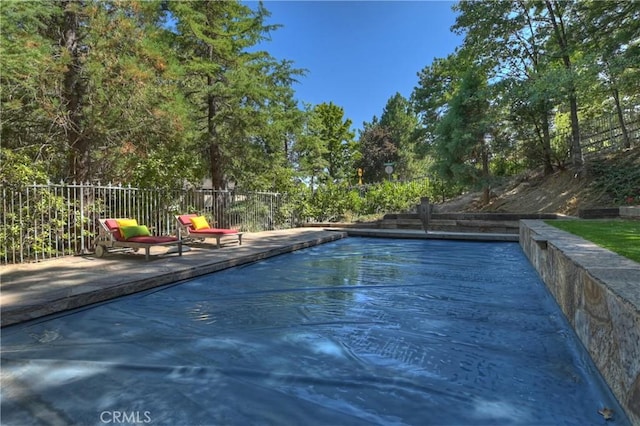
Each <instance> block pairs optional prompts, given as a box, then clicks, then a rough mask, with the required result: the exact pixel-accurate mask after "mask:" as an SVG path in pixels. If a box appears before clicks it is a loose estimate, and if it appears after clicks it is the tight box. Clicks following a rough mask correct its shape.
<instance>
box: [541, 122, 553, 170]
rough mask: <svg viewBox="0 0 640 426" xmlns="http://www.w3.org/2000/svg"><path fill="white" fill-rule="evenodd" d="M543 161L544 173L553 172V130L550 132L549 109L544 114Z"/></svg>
mask: <svg viewBox="0 0 640 426" xmlns="http://www.w3.org/2000/svg"><path fill="white" fill-rule="evenodd" d="M542 161H543V163H544V175H545V176H549V175H550V174H552V173H553V164H552V160H551V132H549V117H548V115H547V111H544V114H543V115H542Z"/></svg>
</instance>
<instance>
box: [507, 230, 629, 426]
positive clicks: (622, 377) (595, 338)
mask: <svg viewBox="0 0 640 426" xmlns="http://www.w3.org/2000/svg"><path fill="white" fill-rule="evenodd" d="M520 245H521V246H522V249H523V250H524V252H525V254H526V255H527V257H528V258H529V260H530V261H531V263H532V264H533V265H534V267H535V268H536V270H537V271H538V273H539V274H540V276H541V278H542V280H543V281H544V283H545V284H546V285H547V287H548V288H549V290H550V291H551V293H552V294H553V296H554V297H555V299H556V301H557V302H558V305H560V308H561V309H562V311H563V312H564V314H565V316H566V317H567V319H568V320H569V322H570V323H571V325H572V326H573V328H574V329H575V331H576V333H577V335H578V337H579V338H580V340H581V341H582V343H583V345H584V346H585V347H586V348H587V350H588V351H589V353H590V354H591V358H592V359H593V361H594V362H595V364H596V365H597V367H598V369H599V370H600V372H601V373H602V375H603V377H604V378H605V380H606V381H607V383H608V384H609V387H610V388H611V390H612V391H613V393H614V394H615V396H616V397H617V398H618V401H619V402H620V404H621V405H622V406H623V407H624V408H625V411H626V412H627V415H628V417H629V418H630V419H631V422H632V423H633V424H636V425H640V264H638V263H636V262H634V261H632V260H629V259H627V258H625V257H622V256H619V255H617V254H615V253H613V252H611V251H609V250H606V249H603V248H600V247H598V246H596V245H595V244H593V243H590V242H588V241H586V240H583V239H582V238H580V237H577V236H574V235H572V234H569V233H567V232H564V231H561V230H559V229H557V228H554V227H552V226H550V225H547V224H546V223H544V222H543V221H539V220H523V221H521V222H520Z"/></svg>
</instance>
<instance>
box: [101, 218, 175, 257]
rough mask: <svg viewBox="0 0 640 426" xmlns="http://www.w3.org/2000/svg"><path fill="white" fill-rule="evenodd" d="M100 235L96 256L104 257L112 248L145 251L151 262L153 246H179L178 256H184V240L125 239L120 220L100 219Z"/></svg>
mask: <svg viewBox="0 0 640 426" xmlns="http://www.w3.org/2000/svg"><path fill="white" fill-rule="evenodd" d="M98 221H99V222H100V233H99V235H98V238H97V239H96V246H95V254H96V256H98V257H102V256H103V255H104V253H105V252H107V251H109V249H111V248H129V249H133V250H134V251H138V250H139V249H141V248H142V249H144V251H145V259H146V260H149V250H150V249H151V247H153V246H178V255H179V256H182V240H180V238H176V237H167V236H161V237H155V236H149V237H132V238H129V239H126V240H125V239H123V238H122V236H121V235H120V228H119V226H118V224H117V223H118V222H117V221H118V219H98Z"/></svg>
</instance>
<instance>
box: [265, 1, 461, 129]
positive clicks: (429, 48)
mask: <svg viewBox="0 0 640 426" xmlns="http://www.w3.org/2000/svg"><path fill="white" fill-rule="evenodd" d="M453 4H454V3H453V2H451V1H266V2H265V3H264V5H265V7H266V8H267V10H269V11H270V12H271V17H270V18H269V20H268V21H267V23H269V24H280V25H282V27H281V28H279V29H278V30H276V31H274V32H272V33H271V41H270V42H268V43H266V44H265V45H264V46H263V48H264V49H265V50H267V51H268V52H269V53H270V54H271V55H272V56H274V57H275V58H277V59H288V60H292V61H293V62H294V67H296V68H305V69H307V71H308V72H307V75H306V76H305V77H302V78H301V79H300V83H299V84H295V85H294V89H295V91H296V98H297V99H298V101H299V102H303V101H304V102H307V103H310V104H312V105H316V104H319V103H322V102H333V103H334V104H336V105H338V106H340V107H342V108H344V110H345V118H349V119H351V120H352V121H353V126H352V127H353V128H354V129H358V130H359V129H361V128H362V122H363V121H367V122H370V121H371V120H372V118H373V116H374V115H375V116H377V117H378V118H379V117H380V115H381V114H382V110H383V108H384V106H385V105H386V103H387V101H388V100H389V98H391V97H392V96H393V95H394V94H395V93H396V92H399V93H400V94H402V95H403V96H404V97H406V98H409V96H410V95H411V92H412V91H413V88H414V87H416V85H417V84H418V77H417V73H418V72H419V71H420V70H422V69H423V68H424V67H425V66H427V65H429V64H431V61H432V60H433V59H434V58H436V57H438V58H441V57H446V56H447V55H449V54H450V53H453V52H454V50H455V48H456V47H457V46H459V45H460V44H461V43H462V38H461V37H460V36H457V35H455V34H453V33H451V31H450V27H451V26H452V25H453V24H454V21H455V14H454V12H453V11H452V10H451V6H452V5H453ZM356 136H357V135H356Z"/></svg>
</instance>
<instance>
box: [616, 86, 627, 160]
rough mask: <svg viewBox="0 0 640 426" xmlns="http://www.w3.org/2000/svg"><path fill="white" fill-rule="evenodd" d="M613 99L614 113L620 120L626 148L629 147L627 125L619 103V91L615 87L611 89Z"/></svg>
mask: <svg viewBox="0 0 640 426" xmlns="http://www.w3.org/2000/svg"><path fill="white" fill-rule="evenodd" d="M613 100H614V101H615V103H616V113H617V115H618V121H619V122H620V129H621V130H622V142H623V144H624V147H625V148H626V149H628V148H631V140H630V139H629V133H628V132H627V125H626V124H625V122H624V114H623V112H622V106H621V105H620V93H619V92H618V89H617V88H614V89H613Z"/></svg>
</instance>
